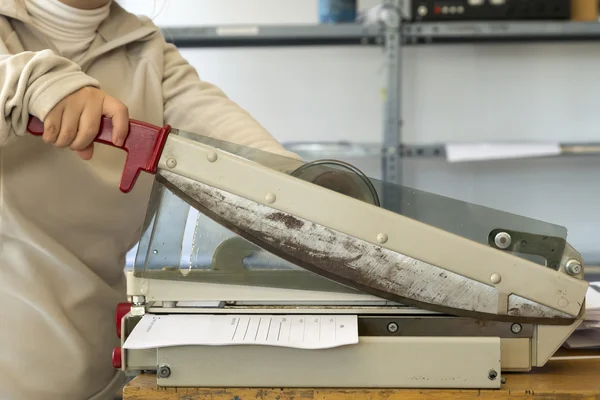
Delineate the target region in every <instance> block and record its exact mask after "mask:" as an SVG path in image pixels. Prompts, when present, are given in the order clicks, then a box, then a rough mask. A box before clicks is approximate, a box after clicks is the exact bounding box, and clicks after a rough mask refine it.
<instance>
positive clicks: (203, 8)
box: [121, 0, 600, 261]
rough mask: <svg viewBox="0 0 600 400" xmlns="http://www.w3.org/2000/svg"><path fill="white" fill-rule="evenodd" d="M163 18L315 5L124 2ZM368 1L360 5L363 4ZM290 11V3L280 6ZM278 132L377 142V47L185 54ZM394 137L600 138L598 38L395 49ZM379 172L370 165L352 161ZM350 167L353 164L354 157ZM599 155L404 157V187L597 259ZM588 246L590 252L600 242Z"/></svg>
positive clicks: (168, 21)
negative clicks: (550, 234) (399, 117)
mask: <svg viewBox="0 0 600 400" xmlns="http://www.w3.org/2000/svg"><path fill="white" fill-rule="evenodd" d="M121 3H122V4H123V5H124V6H125V7H126V8H128V9H129V10H131V11H133V12H135V13H140V14H146V15H149V16H153V17H154V19H155V21H156V23H157V24H159V25H161V26H178V25H179V26H189V25H214V24H288V23H316V22H317V19H318V8H317V4H318V1H317V0H195V1H194V0H155V1H154V2H152V1H148V0H122V1H121ZM378 3H379V2H378V1H377V0H370V1H362V2H360V3H359V4H360V7H361V8H365V7H369V6H372V5H374V4H378ZM290 10H291V11H290ZM182 53H183V54H184V56H185V57H186V58H187V59H188V60H189V61H190V62H191V63H192V64H193V65H194V66H195V67H196V68H197V69H198V71H199V73H200V75H201V77H202V78H204V79H206V80H209V81H211V82H213V83H216V84H218V85H219V86H221V87H222V88H223V89H224V90H225V91H226V92H227V93H228V94H229V95H230V96H231V97H232V98H233V99H234V100H235V101H237V102H238V103H240V104H241V105H242V106H243V107H245V108H247V109H248V110H250V112H251V113H252V114H253V115H254V116H255V117H256V118H257V119H258V120H259V121H261V122H262V123H263V124H264V125H265V126H266V127H267V128H268V129H269V130H270V131H271V132H272V133H273V134H274V135H275V136H276V137H277V138H278V139H279V140H281V141H283V142H287V141H299V140H304V141H323V140H326V141H338V140H348V141H354V142H379V141H380V138H381V134H382V100H381V94H380V93H381V92H380V91H381V88H382V85H383V83H384V81H383V79H384V75H385V69H384V66H385V64H384V60H383V56H382V49H380V48H376V47H360V46H355V47H318V48H268V49H265V48H263V49H260V48H259V49H248V48H238V49H185V50H183V51H182ZM403 57H404V65H403V69H404V71H403V75H402V79H403V83H404V87H403V107H402V113H403V116H404V141H405V142H410V143H432V142H446V141H462V140H476V141H485V140H515V139H522V140H558V141H564V142H573V141H597V142H600V124H599V115H600V113H598V112H597V110H598V108H599V107H600V79H599V73H598V72H597V71H598V70H599V67H600V42H599V43H584V44H575V43H570V44H520V45H453V46H419V47H409V48H405V49H404V50H403ZM361 162H362V163H363V164H364V168H365V169H367V170H368V171H369V173H371V174H375V173H376V171H375V169H374V168H375V167H376V166H377V165H378V161H377V160H364V161H359V163H361ZM359 166H360V165H359ZM598 176H600V157H599V158H586V159H581V158H577V159H555V160H525V161H518V162H493V163H477V164H468V165H453V166H448V165H447V164H446V163H444V162H440V161H424V160H421V161H408V162H406V164H405V183H406V184H407V185H409V186H414V187H417V188H420V189H424V190H430V191H434V192H437V193H440V194H445V195H449V196H452V197H456V198H461V199H465V200H467V201H472V202H475V203H479V204H484V205H488V206H492V207H496V208H500V209H504V210H507V211H510V212H514V213H517V214H524V215H528V216H531V217H534V218H539V219H543V220H548V221H551V222H554V223H558V224H562V225H565V226H566V227H567V228H568V229H569V231H570V232H569V237H570V241H571V242H572V243H573V244H574V245H575V246H576V247H578V248H579V250H580V251H582V252H584V253H586V254H591V253H595V254H596V255H598V257H597V258H595V260H591V259H590V261H598V260H600V249H598V247H599V246H598V245H599V244H600V243H599V242H600V241H599V239H598V238H597V237H598V235H597V233H596V232H597V230H596V225H597V224H598V223H599V222H600V207H597V206H596V204H597V200H596V199H597V198H600V187H599V185H598V181H599V180H598ZM596 249H598V250H596Z"/></svg>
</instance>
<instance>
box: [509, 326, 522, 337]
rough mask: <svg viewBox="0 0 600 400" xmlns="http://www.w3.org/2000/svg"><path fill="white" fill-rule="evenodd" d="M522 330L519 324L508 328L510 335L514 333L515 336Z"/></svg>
mask: <svg viewBox="0 0 600 400" xmlns="http://www.w3.org/2000/svg"><path fill="white" fill-rule="evenodd" d="M522 330H523V327H522V326H521V324H512V325H511V326H510V331H511V332H512V333H514V334H515V335H516V334H518V333H521V331H522Z"/></svg>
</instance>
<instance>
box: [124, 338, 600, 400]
mask: <svg viewBox="0 0 600 400" xmlns="http://www.w3.org/2000/svg"><path fill="white" fill-rule="evenodd" d="M584 356H587V358H583V357H584ZM503 376H504V377H505V378H506V383H505V384H503V385H502V388H501V389H499V390H424V389H305V388H301V389H293V388H290V389H286V388H283V389H282V388H265V389H255V388H159V387H158V386H157V385H156V376H155V375H149V374H142V375H139V376H137V377H135V378H134V379H133V380H132V381H131V382H129V383H128V384H127V385H126V386H125V388H124V390H123V400H142V399H143V400H247V399H252V400H309V399H310V400H362V399H365V400H383V399H385V400H413V399H415V400H416V399H425V400H437V399H440V400H441V399H444V400H470V399H473V400H474V399H478V400H485V399H491V400H498V399H509V398H510V399H511V400H513V399H514V400H527V399H544V400H551V399H557V400H567V399H577V400H592V399H593V400H600V350H599V351H592V352H590V351H585V352H580V351H579V352H578V351H568V352H566V351H559V352H558V353H557V354H556V358H554V359H552V360H550V361H548V363H547V364H546V365H545V366H544V367H543V368H537V369H534V370H533V371H531V372H528V373H512V374H504V375H503Z"/></svg>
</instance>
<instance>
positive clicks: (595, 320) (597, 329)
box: [565, 282, 600, 349]
mask: <svg viewBox="0 0 600 400" xmlns="http://www.w3.org/2000/svg"><path fill="white" fill-rule="evenodd" d="M565 347H567V348H572V349H589V348H594V347H600V282H591V283H590V287H589V288H588V291H587V293H586V295H585V320H584V321H583V322H582V323H581V325H580V326H579V327H578V328H577V330H576V331H575V332H574V333H573V334H572V335H571V337H569V339H568V340H567V342H566V343H565Z"/></svg>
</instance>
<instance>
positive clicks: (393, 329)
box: [387, 322, 398, 333]
mask: <svg viewBox="0 0 600 400" xmlns="http://www.w3.org/2000/svg"><path fill="white" fill-rule="evenodd" d="M387 330H388V332H390V333H396V332H398V324H397V323H395V322H390V323H389V324H388V326H387Z"/></svg>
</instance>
